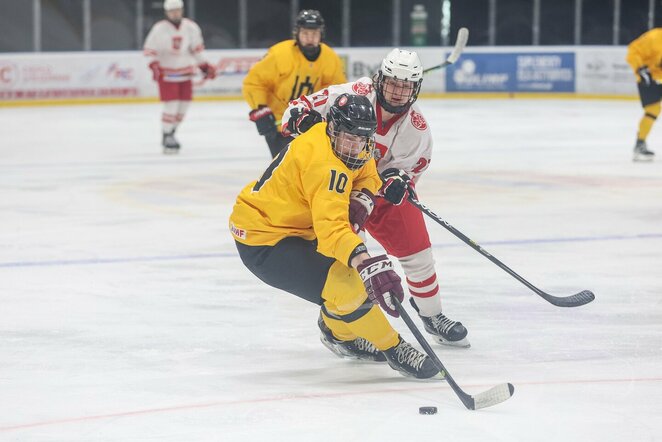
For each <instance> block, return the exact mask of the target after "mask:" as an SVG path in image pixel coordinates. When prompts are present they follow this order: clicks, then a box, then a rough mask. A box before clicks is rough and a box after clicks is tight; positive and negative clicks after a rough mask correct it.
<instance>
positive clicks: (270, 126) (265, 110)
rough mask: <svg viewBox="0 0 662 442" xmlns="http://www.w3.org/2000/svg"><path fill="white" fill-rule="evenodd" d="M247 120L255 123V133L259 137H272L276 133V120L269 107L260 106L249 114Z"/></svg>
mask: <svg viewBox="0 0 662 442" xmlns="http://www.w3.org/2000/svg"><path fill="white" fill-rule="evenodd" d="M248 118H250V119H251V121H252V122H254V123H255V125H256V126H257V132H258V133H259V134H260V135H272V134H273V133H274V132H277V129H276V118H275V117H274V113H273V112H271V109H270V108H269V106H265V105H264V104H261V105H260V106H258V108H257V109H253V110H252V111H250V112H249V114H248Z"/></svg>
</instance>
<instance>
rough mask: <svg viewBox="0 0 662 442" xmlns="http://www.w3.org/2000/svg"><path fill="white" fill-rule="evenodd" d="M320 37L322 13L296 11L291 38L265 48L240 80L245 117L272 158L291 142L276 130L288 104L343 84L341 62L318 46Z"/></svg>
mask: <svg viewBox="0 0 662 442" xmlns="http://www.w3.org/2000/svg"><path fill="white" fill-rule="evenodd" d="M323 37H324V19H323V18H322V14H320V13H319V11H315V10H303V11H301V12H299V15H298V16H297V18H296V24H295V26H294V30H293V38H292V39H291V40H285V41H282V42H280V43H277V44H275V45H273V46H272V47H271V48H269V51H268V52H267V54H266V55H265V56H264V58H263V59H262V60H260V61H259V62H258V63H256V64H255V65H254V66H253V67H252V68H251V69H250V70H249V71H248V74H247V75H246V77H245V78H244V83H243V87H242V93H243V95H244V99H245V100H246V102H247V103H248V105H249V106H250V108H251V112H250V113H249V118H250V119H251V121H253V122H255V124H256V125H257V131H258V133H259V134H260V135H263V136H264V137H265V139H266V141H267V144H268V145H269V150H270V151H271V156H272V157H275V156H276V155H277V154H278V152H280V151H281V149H282V148H283V147H285V146H286V145H287V143H289V142H290V141H292V138H290V137H284V136H283V135H282V134H281V133H280V127H279V126H280V119H281V118H282V116H283V112H284V111H285V109H286V108H287V104H288V102H289V101H290V100H293V99H295V98H297V97H299V96H301V95H309V94H311V93H313V92H315V91H317V90H320V89H324V88H325V87H327V86H330V85H332V84H340V83H346V82H347V78H346V77H345V73H344V70H343V63H342V60H341V59H340V57H338V55H337V54H336V53H335V52H334V51H333V49H331V48H330V47H329V46H327V45H326V44H324V43H322V38H323ZM320 120H321V118H320ZM277 123H278V127H277Z"/></svg>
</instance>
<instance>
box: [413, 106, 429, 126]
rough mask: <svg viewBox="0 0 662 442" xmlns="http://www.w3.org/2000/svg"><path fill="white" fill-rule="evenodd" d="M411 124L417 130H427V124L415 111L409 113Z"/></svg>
mask: <svg viewBox="0 0 662 442" xmlns="http://www.w3.org/2000/svg"><path fill="white" fill-rule="evenodd" d="M410 115H411V124H412V125H413V126H414V127H415V128H416V129H418V130H425V129H427V128H428V123H427V122H426V121H425V118H423V115H421V114H419V113H418V112H416V111H411V114H410Z"/></svg>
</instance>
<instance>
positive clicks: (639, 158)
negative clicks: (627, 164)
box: [632, 154, 655, 163]
mask: <svg viewBox="0 0 662 442" xmlns="http://www.w3.org/2000/svg"><path fill="white" fill-rule="evenodd" d="M654 159H655V155H640V154H634V156H633V157H632V161H634V162H637V163H650V162H651V161H653V160H654Z"/></svg>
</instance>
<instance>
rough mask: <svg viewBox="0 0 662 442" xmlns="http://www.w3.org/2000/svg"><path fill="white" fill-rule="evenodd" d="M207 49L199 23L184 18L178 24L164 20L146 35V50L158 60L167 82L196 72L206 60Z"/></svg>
mask: <svg viewBox="0 0 662 442" xmlns="http://www.w3.org/2000/svg"><path fill="white" fill-rule="evenodd" d="M204 49H205V45H204V41H203V39H202V32H201V31H200V26H198V24H197V23H196V22H194V21H193V20H189V19H188V18H183V19H182V21H181V23H180V24H179V26H175V25H174V24H172V23H171V22H169V21H168V20H161V21H159V22H157V23H155V24H154V26H152V29H151V30H150V31H149V34H147V38H146V39H145V44H144V45H143V52H144V54H145V56H147V57H148V58H149V59H150V63H151V62H152V61H158V62H159V65H160V66H161V68H162V69H163V79H164V80H165V81H186V80H190V79H191V77H192V76H193V75H194V74H195V73H196V72H197V66H198V65H199V64H201V63H204V62H205V59H204V58H203V56H202V51H203V50H204Z"/></svg>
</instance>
